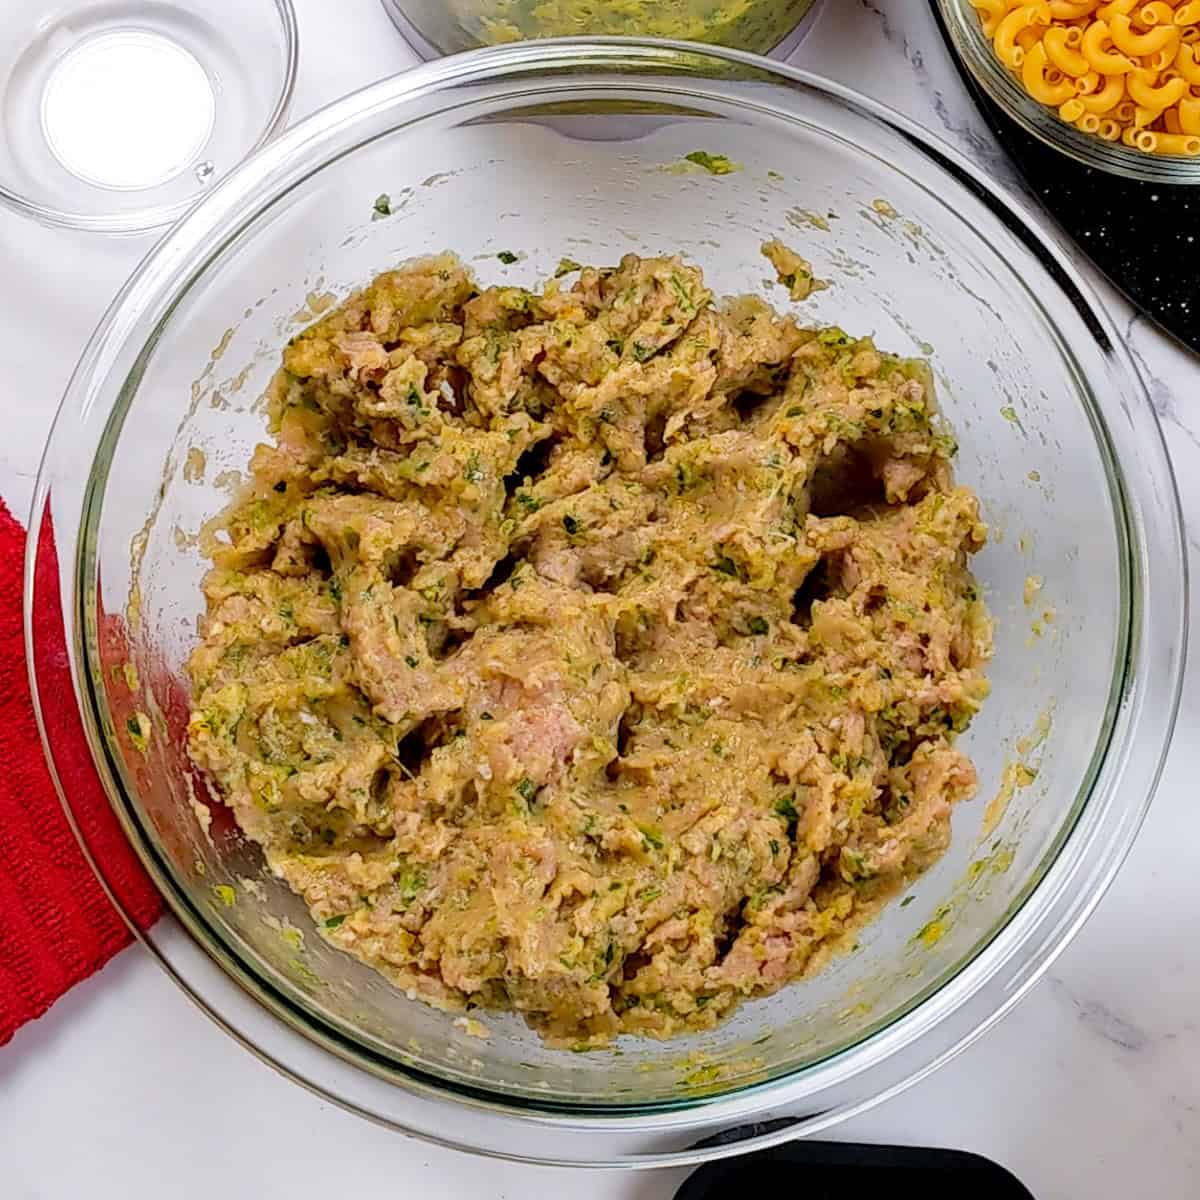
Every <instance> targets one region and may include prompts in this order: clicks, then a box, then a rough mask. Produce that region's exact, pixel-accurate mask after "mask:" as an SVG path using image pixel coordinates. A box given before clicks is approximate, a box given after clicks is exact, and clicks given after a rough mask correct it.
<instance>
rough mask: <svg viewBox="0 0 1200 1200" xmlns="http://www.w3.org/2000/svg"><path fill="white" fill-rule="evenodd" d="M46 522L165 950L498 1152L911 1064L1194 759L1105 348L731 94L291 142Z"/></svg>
mask: <svg viewBox="0 0 1200 1200" xmlns="http://www.w3.org/2000/svg"><path fill="white" fill-rule="evenodd" d="M283 264H286V267H285V266H284V265H283ZM372 280H374V282H372ZM364 288H365V289H366V290H363V289H364ZM281 367H282V368H283V369H282V371H281V370H280V368H281ZM256 446H257V447H258V448H257V449H256V448H255V447H256ZM38 506H39V513H38V515H39V521H40V517H41V515H42V514H44V515H45V516H48V517H49V518H50V523H52V525H53V528H54V530H55V531H56V536H57V538H58V553H59V555H60V560H61V561H62V562H63V564H64V567H65V570H66V574H65V575H64V576H63V580H62V583H63V590H62V594H63V596H65V597H66V602H65V605H64V612H65V618H66V620H67V624H68V629H69V630H70V631H71V632H72V634H73V635H74V643H73V646H74V648H73V660H72V661H73V667H74V670H75V674H76V679H77V683H78V690H79V693H80V695H81V697H82V700H83V703H82V706H81V707H82V714H83V720H84V725H85V728H86V729H87V731H88V733H89V736H90V737H91V739H92V743H93V750H94V752H95V755H96V759H97V763H98V766H99V770H100V774H101V777H102V781H103V782H104V784H105V786H106V787H107V789H108V791H109V794H110V796H111V798H112V801H113V805H114V809H115V811H116V813H117V815H118V817H119V819H120V821H121V822H122V824H123V825H124V828H125V832H126V835H127V836H128V838H129V840H130V841H131V842H132V844H133V845H134V847H135V849H136V850H137V851H138V853H139V855H140V856H141V857H142V860H143V862H144V863H145V865H146V866H147V867H148V868H149V870H150V871H151V874H152V875H153V877H154V878H155V881H156V883H157V884H158V886H159V888H160V889H161V890H162V892H163V894H164V895H165V896H166V898H167V900H168V901H169V903H170V905H171V908H172V910H173V913H174V918H175V919H174V920H172V921H170V922H168V923H166V924H164V925H161V926H158V927H155V928H153V929H152V930H151V931H150V932H149V933H148V934H146V935H145V936H146V937H147V940H148V943H149V944H150V945H151V946H152V948H153V949H154V950H155V951H156V952H157V954H158V955H159V957H160V959H161V960H162V961H163V962H164V964H165V965H166V966H167V967H168V969H170V970H171V971H172V972H173V973H174V974H175V975H176V976H177V977H179V978H180V979H181V981H182V982H183V983H184V985H185V986H186V987H187V988H188V989H189V991H191V992H192V994H193V995H195V996H196V997H197V998H198V999H199V1000H200V1002H201V1003H202V1004H204V1005H205V1007H206V1008H208V1009H209V1011H210V1012H212V1013H213V1014H214V1015H215V1016H216V1017H217V1018H218V1019H220V1020H221V1021H222V1022H223V1023H224V1024H225V1025H226V1026H227V1027H230V1028H232V1029H233V1030H234V1032H235V1033H237V1034H238V1036H240V1037H241V1038H242V1039H243V1040H244V1041H246V1042H248V1043H249V1044H251V1045H252V1046H253V1047H254V1048H256V1049H257V1050H258V1052H259V1053H261V1054H263V1055H264V1056H265V1057H267V1058H268V1059H270V1060H271V1061H273V1062H274V1063H276V1065H278V1066H280V1067H281V1068H282V1069H284V1070H285V1071H287V1072H288V1073H290V1074H292V1075H293V1076H295V1077H297V1078H299V1079H301V1080H302V1081H304V1082H305V1083H307V1084H308V1085H310V1086H313V1087H316V1088H317V1089H319V1090H321V1091H322V1092H324V1093H325V1094H326V1095H329V1096H331V1097H332V1098H334V1099H336V1100H338V1101H339V1102H341V1103H344V1104H346V1105H347V1106H349V1107H352V1108H355V1109H357V1110H359V1111H362V1112H365V1113H367V1114H369V1115H371V1116H373V1117H374V1118H376V1119H379V1120H383V1121H386V1122H388V1123H390V1124H393V1125H395V1126H397V1127H399V1128H404V1129H407V1130H411V1131H414V1132H418V1133H421V1134H422V1135H424V1136H428V1137H432V1138H435V1139H439V1140H446V1141H451V1142H453V1143H455V1144H460V1145H466V1146H469V1147H470V1148H474V1149H479V1150H483V1151H485V1152H488V1153H494V1154H502V1155H510V1156H516V1157H524V1158H531V1159H541V1160H546V1159H552V1160H556V1161H582V1162H591V1163H597V1162H603V1163H622V1162H625V1163H635V1164H637V1163H646V1162H652V1161H681V1160H682V1159H683V1158H686V1157H688V1155H689V1154H692V1155H695V1154H704V1153H722V1152H726V1151H725V1150H722V1149H720V1148H718V1149H716V1150H712V1149H710V1150H708V1151H690V1152H689V1151H687V1150H685V1148H684V1147H686V1145H687V1144H688V1143H689V1142H691V1141H694V1140H695V1137H696V1136H697V1133H698V1132H699V1131H700V1130H702V1129H704V1128H707V1127H709V1126H711V1125H714V1124H716V1123H728V1122H731V1121H733V1120H736V1119H738V1118H744V1117H746V1116H749V1115H750V1114H756V1115H761V1114H763V1113H766V1112H771V1113H773V1114H776V1115H789V1116H791V1117H793V1118H794V1119H795V1120H796V1121H797V1122H798V1125H797V1126H795V1127H793V1128H792V1129H791V1130H790V1131H781V1130H775V1131H774V1132H770V1131H768V1132H767V1133H766V1134H763V1133H762V1131H760V1136H776V1137H781V1136H786V1133H787V1132H792V1133H794V1132H796V1130H797V1129H806V1130H810V1129H813V1128H819V1127H821V1126H822V1125H824V1124H828V1123H829V1122H831V1121H832V1120H835V1119H837V1118H838V1117H839V1116H842V1115H845V1114H846V1113H847V1112H850V1111H853V1110H854V1109H855V1108H857V1107H859V1106H861V1105H862V1104H863V1103H866V1102H868V1101H869V1100H871V1099H872V1098H875V1097H878V1096H879V1095H882V1094H885V1093H887V1092H889V1091H891V1090H894V1089H895V1088H896V1087H899V1086H901V1085H902V1084H903V1083H905V1082H907V1081H911V1079H913V1078H915V1077H918V1076H919V1075H920V1074H921V1073H922V1072H923V1071H925V1070H927V1069H928V1068H929V1066H930V1065H931V1064H933V1063H935V1062H937V1061H940V1060H941V1059H942V1058H944V1057H945V1056H946V1055H948V1054H949V1053H951V1052H952V1051H953V1050H954V1049H956V1048H957V1047H959V1046H961V1045H962V1044H964V1042H965V1041H967V1040H969V1038H970V1037H972V1036H973V1035H975V1034H976V1033H978V1031H979V1030H980V1029H982V1028H984V1027H985V1026H986V1025H987V1024H988V1023H989V1022H990V1021H991V1020H993V1019H994V1018H995V1017H996V1016H997V1015H998V1014H999V1013H1000V1012H1002V1011H1003V1010H1004V1009H1005V1008H1006V1007H1007V1005H1008V1004H1010V1003H1011V1002H1012V1001H1013V1000H1014V999H1015V998H1016V997H1017V996H1018V995H1019V994H1020V993H1021V992H1022V991H1023V990H1024V989H1025V988H1027V987H1028V986H1029V985H1030V984H1031V983H1032V981H1033V980H1034V979H1036V978H1037V976H1038V974H1039V973H1040V972H1041V970H1043V969H1044V967H1045V966H1046V964H1047V963H1048V962H1049V961H1050V959H1051V958H1052V956H1053V954H1054V953H1055V952H1056V951H1057V950H1058V949H1059V948H1060V947H1061V945H1062V944H1063V943H1064V941H1065V938H1066V937H1067V935H1068V934H1069V933H1070V932H1071V931H1072V930H1073V929H1074V928H1075V927H1076V926H1077V924H1078V923H1079V921H1080V920H1082V918H1083V916H1084V915H1086V913H1087V912H1088V911H1089V910H1090V908H1091V906H1092V905H1093V904H1094V903H1095V901H1096V899H1097V898H1098V897H1099V895H1100V893H1101V891H1102V889H1103V887H1104V885H1105V883H1106V882H1107V881H1108V879H1110V878H1111V875H1112V873H1113V872H1114V871H1115V869H1116V866H1117V865H1118V863H1119V861H1120V859H1121V857H1122V855H1123V853H1124V851H1125V850H1126V849H1127V847H1128V845H1129V843H1130V840H1131V838H1132V836H1133V833H1134V831H1135V830H1136V827H1137V825H1138V822H1139V820H1140V818H1141V815H1142V813H1143V812H1144V809H1145V805H1146V803H1147V802H1148V799H1149V796H1150V793H1151V791H1152V789H1153V785H1154V782H1155V780H1156V778H1157V773H1158V769H1159V766H1160V763H1161V757H1162V754H1163V751H1164V748H1165V743H1166V739H1167V737H1168V736H1169V731H1170V726H1171V722H1172V719H1173V713H1174V707H1175V702H1176V693H1177V688H1178V681H1179V671H1180V664H1181V661H1182V653H1183V613H1184V611H1185V608H1184V603H1183V601H1184V591H1185V581H1184V572H1183V565H1182V557H1181V552H1180V527H1179V521H1178V512H1177V506H1176V500H1175V494H1174V490H1173V487H1172V484H1171V475H1170V470H1169V466H1168V464H1167V461H1166V458H1165V455H1164V452H1163V448H1162V444H1161V439H1160V437H1159V434H1158V430H1157V426H1156V424H1155V420H1154V416H1153V412H1152V410H1151V408H1150V406H1149V404H1148V402H1147V400H1146V396H1145V393H1144V391H1143V389H1142V387H1141V384H1140V382H1139V380H1138V378H1137V375H1136V372H1135V371H1134V369H1133V368H1132V366H1131V364H1130V363H1129V361H1128V358H1127V356H1126V354H1125V352H1124V351H1123V349H1122V348H1121V345H1120V342H1119V341H1118V339H1117V338H1116V335H1115V333H1114V332H1113V330H1112V328H1111V326H1110V324H1109V323H1108V321H1107V318H1106V317H1105V316H1104V315H1103V313H1102V312H1101V311H1100V310H1099V309H1098V308H1097V307H1096V306H1095V304H1094V302H1093V301H1092V299H1091V298H1090V296H1089V294H1088V293H1087V292H1086V290H1085V289H1084V288H1083V287H1082V285H1081V284H1080V283H1079V282H1078V281H1077V279H1076V278H1075V276H1074V274H1073V272H1072V270H1071V268H1070V267H1069V265H1068V264H1067V263H1066V261H1065V260H1064V259H1063V258H1062V257H1061V256H1060V255H1059V254H1058V252H1057V251H1056V250H1055V249H1054V248H1053V247H1052V246H1050V245H1049V244H1047V243H1046V242H1045V241H1043V240H1042V239H1041V238H1040V237H1039V236H1038V235H1036V234H1035V233H1033V232H1032V231H1031V229H1030V228H1029V226H1028V224H1027V222H1026V218H1025V217H1024V216H1023V215H1022V214H1020V213H1018V212H1016V211H1014V209H1013V208H1012V207H1011V206H1010V205H1009V204H1008V203H1007V202H1006V201H1004V200H1003V199H1001V198H999V197H997V196H996V195H994V194H993V193H992V192H991V191H990V189H989V188H988V186H987V185H986V183H984V182H983V181H981V180H980V179H979V178H978V177H977V176H975V175H974V174H973V172H972V170H971V169H970V168H969V167H968V166H967V165H966V164H964V163H962V162H959V161H957V160H956V159H955V158H954V156H953V155H952V154H950V153H949V152H948V151H945V150H937V151H931V150H928V149H926V146H925V138H924V137H923V135H920V134H919V133H917V132H916V131H915V130H914V129H913V128H911V127H909V126H907V125H906V124H905V123H904V122H903V121H902V120H901V119H900V118H898V117H896V116H894V115H892V114H888V113H886V112H885V111H883V110H880V109H878V108H876V107H874V106H872V105H871V104H870V103H868V102H866V101H864V100H862V99H860V98H858V97H855V96H853V95H851V94H848V93H845V92H842V91H840V90H838V89H836V88H834V87H832V86H830V85H828V84H825V83H822V82H821V81H818V80H816V79H813V78H811V77H808V76H805V75H803V74H801V73H798V72H795V71H791V70H788V69H786V68H782V69H780V68H774V67H769V66H768V65H767V64H765V62H763V60H757V59H753V58H750V57H747V56H739V55H737V54H735V53H731V52H725V51H712V52H708V51H699V50H697V49H696V48H694V47H684V46H677V45H670V44H666V43H646V44H637V43H607V44H606V43H549V42H547V43H542V44H540V45H539V46H537V47H532V46H529V47H527V46H513V47H506V48H503V49H500V50H495V51H486V52H483V53H481V54H478V55H474V56H470V57H467V58H465V59H462V60H456V61H454V62H447V63H442V64H436V65H433V66H429V67H425V68H422V69H421V70H418V71H416V72H413V73H411V74H409V75H406V76H403V77H400V78H397V79H395V80H391V81H387V82H385V83H383V84H380V85H377V86H376V87H374V88H372V89H368V90H367V91H365V92H363V93H360V94H358V95H356V96H353V97H350V98H348V99H347V100H345V101H341V102H339V103H338V104H336V105H334V106H332V107H331V108H329V109H327V110H325V111H323V112H322V113H319V114H317V115H316V116H314V117H312V118H310V119H309V120H308V121H306V122H304V123H302V124H301V125H300V126H298V127H297V128H296V129H295V130H293V131H291V132H289V133H288V134H287V135H285V137H284V138H282V139H281V140H280V141H279V142H278V143H277V144H275V145H274V146H272V147H270V148H268V149H267V150H266V151H264V152H263V153H261V154H260V155H258V156H257V157H256V158H255V159H254V160H252V161H251V162H250V163H248V164H247V165H246V166H245V167H243V168H241V169H240V170H239V171H238V172H236V173H235V174H234V176H233V177H232V178H231V180H230V181H229V182H227V183H226V184H224V185H222V187H221V188H220V189H218V191H217V192H216V193H214V195H213V196H212V197H211V198H210V199H209V200H208V201H206V202H205V204H204V205H202V206H201V207H200V208H199V209H197V210H196V212H195V213H193V214H192V215H191V216H189V218H188V219H187V220H186V221H184V222H183V223H182V224H181V225H180V226H179V227H178V228H177V229H176V230H174V231H173V232H172V233H171V235H170V236H169V237H168V238H167V239H166V240H165V241H164V242H163V243H162V245H161V246H160V248H159V249H158V250H157V251H156V253H155V254H154V255H153V256H152V257H151V259H149V260H148V262H147V264H146V265H145V266H144V267H143V269H142V270H141V271H140V273H139V274H138V276H137V277H136V278H135V279H134V280H133V281H132V282H131V283H130V285H129V287H128V288H127V290H126V292H125V294H124V295H123V296H122V297H121V298H120V299H118V301H117V302H116V304H115V306H114V308H113V310H112V312H111V313H110V314H109V316H108V318H107V319H106V322H105V324H104V325H103V326H102V328H101V330H100V331H99V332H98V334H97V335H96V339H95V340H94V342H93V344H92V346H91V347H90V348H89V350H88V352H87V354H86V355H85V358H84V360H83V362H82V364H81V366H80V369H79V372H78V373H77V375H76V379H75V381H74V383H73V385H72V389H71V392H70V394H69V395H68V397H67V400H66V402H65V405H64V408H63V411H62V414H61V415H60V418H59V421H58V424H57V426H56V430H55V434H54V438H53V441H52V444H51V448H50V451H49V454H48V458H47V466H46V470H45V472H44V473H43V478H42V481H41V484H40V488H39V496H38ZM37 527H38V528H41V529H42V530H43V536H42V537H41V538H40V540H39V542H38V544H37V546H36V547H35V550H34V554H35V557H36V556H37V555H38V554H39V553H40V554H43V555H45V554H48V553H49V540H48V537H47V536H46V535H45V531H46V530H48V529H49V528H50V524H46V523H40V524H39V525H38V526H37ZM76 531H78V534H77V538H76ZM33 578H35V579H37V580H39V581H44V578H46V575H45V573H44V572H43V573H40V574H39V573H35V574H34V576H33ZM202 584H203V590H202ZM31 602H32V604H33V605H34V606H35V607H37V606H38V605H39V604H49V603H55V602H57V601H56V599H55V598H54V597H52V596H50V595H49V594H42V595H38V594H37V593H36V592H35V593H34V595H33V596H32V601H31ZM205 610H207V611H205ZM198 618H200V624H199V626H198V625H197V620H198ZM31 651H32V655H33V659H34V661H35V663H36V662H38V651H39V648H38V646H37V645H36V644H35V645H33V646H32V647H31ZM39 699H40V702H41V704H42V705H43V707H44V710H45V712H44V715H45V716H46V717H47V726H48V728H50V729H51V730H54V729H57V728H58V727H59V722H58V721H57V720H56V719H55V709H56V706H57V707H61V705H63V704H64V703H66V704H73V703H74V698H73V697H72V696H70V695H68V694H65V693H62V692H61V690H54V691H53V694H52V692H51V690H50V689H47V688H46V687H44V686H42V687H41V688H40V695H39ZM50 751H51V754H52V757H55V758H56V761H58V762H59V765H60V766H63V767H64V768H65V767H66V766H67V765H68V764H67V763H66V762H65V761H64V760H63V757H62V756H63V753H64V747H63V744H62V742H61V741H60V740H59V739H58V738H57V737H55V736H51V738H50ZM67 802H68V805H70V804H71V796H70V795H68V797H67ZM81 832H82V836H83V839H84V842H85V845H88V847H89V848H90V849H91V850H92V851H93V852H94V854H95V856H96V857H97V859H98V861H97V867H98V869H99V871H100V873H101V876H102V877H103V878H105V879H106V880H107V881H108V882H109V884H110V886H113V887H114V888H115V889H117V891H118V892H119V890H120V881H119V878H118V876H117V872H116V871H115V869H114V868H113V867H112V865H111V864H106V862H105V861H104V857H103V855H102V854H101V853H100V847H99V844H98V843H96V842H95V838H94V835H89V832H88V829H87V828H86V827H85V828H83V829H82V830H81ZM117 899H118V901H119V902H120V901H121V899H122V897H121V895H120V894H118V896H117ZM180 926H182V927H183V930H186V935H185V934H184V933H183V932H182V930H181V928H180ZM231 978H232V979H234V980H236V981H237V982H238V983H240V984H241V985H242V987H241V988H240V989H239V988H231V987H230V986H229V980H230V979H231ZM451 1107H452V1108H453V1110H454V1112H455V1113H456V1114H457V1115H456V1116H454V1117H450V1116H448V1112H447V1110H448V1108H451ZM546 1127H551V1128H553V1129H554V1131H555V1136H554V1138H553V1139H550V1140H547V1139H546V1137H545V1131H546Z"/></svg>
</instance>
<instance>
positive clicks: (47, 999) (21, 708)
mask: <svg viewBox="0 0 1200 1200" xmlns="http://www.w3.org/2000/svg"><path fill="white" fill-rule="evenodd" d="M47 532H49V531H48V530H47ZM46 541H47V546H48V548H49V549H48V552H47V553H46V554H45V555H43V557H42V561H40V562H39V563H38V569H37V579H38V589H37V594H38V597H39V604H38V609H37V614H36V616H35V618H34V619H35V621H37V622H38V623H39V624H38V626H37V628H36V631H35V632H36V633H37V636H38V654H37V658H38V671H39V679H40V680H42V681H43V682H44V683H45V685H46V687H47V689H53V690H54V691H56V692H57V694H59V695H63V696H69V695H71V694H72V690H71V676H70V666H69V663H68V660H67V649H66V635H65V632H64V629H63V621H62V607H61V604H60V603H59V588H58V561H57V557H56V555H55V554H54V550H53V543H52V541H51V539H50V538H47V539H46ZM24 561H25V531H24V530H23V529H22V528H21V526H20V525H19V524H18V523H17V522H16V521H15V520H13V517H12V515H11V514H10V513H9V511H8V509H7V507H5V505H4V502H3V501H2V500H0V746H2V747H3V760H2V762H3V769H2V770H0V1045H3V1044H4V1043H5V1042H7V1041H8V1040H9V1039H10V1038H11V1037H12V1035H13V1034H14V1033H15V1032H16V1030H17V1029H18V1028H19V1027H20V1026H21V1025H23V1024H24V1023H25V1022H26V1021H31V1020H33V1019H34V1018H35V1017H40V1016H41V1015H42V1013H44V1012H45V1011H46V1010H47V1009H48V1008H49V1007H50V1005H52V1004H53V1003H54V1001H55V1000H57V999H58V997H59V996H61V995H62V994H63V993H64V992H65V991H66V990H67V989H68V988H70V987H72V986H73V985H74V984H76V983H78V982H79V981H80V980H81V979H86V978H87V977H88V976H89V975H91V974H92V973H93V972H95V971H97V970H99V969H100V967H102V966H103V965H104V964H105V963H106V962H107V961H108V960H109V959H110V958H112V956H113V955H114V954H116V953H117V951H118V950H120V949H121V948H122V947H124V946H125V945H127V944H128V943H129V941H130V939H131V937H132V935H131V934H130V932H129V929H128V927H127V926H126V924H125V922H124V921H123V920H122V919H121V917H120V916H119V915H118V913H117V911H116V909H115V908H114V907H113V905H112V903H111V901H110V900H109V899H108V897H107V896H106V895H105V893H104V891H103V889H102V888H101V887H100V884H99V883H98V882H97V880H96V878H95V876H94V875H93V874H92V870H91V867H90V866H89V865H88V863H87V861H86V859H85V858H84V857H83V854H82V852H81V851H80V849H79V846H78V844H77V843H76V841H75V835H74V834H73V833H72V831H71V828H70V826H69V825H68V823H67V819H66V816H65V815H64V813H63V810H62V806H61V805H60V804H59V800H58V794H57V792H56V791H55V788H54V784H53V782H52V780H51V778H50V773H49V771H48V769H47V767H46V761H45V758H44V756H43V753H42V743H41V738H40V737H39V735H38V729H37V724H36V722H35V720H34V716H33V703H32V700H31V698H30V692H29V680H28V675H27V673H26V667H25V647H24V636H23V618H22V604H21V598H22V574H23V568H24ZM47 719H48V720H53V721H54V722H56V728H55V729H54V730H53V733H54V735H55V740H56V745H62V746H64V747H65V750H64V752H63V754H62V756H61V761H60V763H59V769H60V779H61V782H62V785H63V787H64V789H66V790H67V792H68V794H69V795H70V796H71V798H72V803H73V808H74V811H75V812H76V816H77V819H78V820H79V821H80V822H81V823H82V824H84V825H86V827H87V835H88V840H89V843H90V844H91V845H92V846H93V847H95V853H96V855H97V858H100V859H102V860H103V863H104V869H105V871H106V873H107V874H108V876H109V878H110V879H111V880H113V882H114V887H115V890H116V891H117V892H118V894H119V895H120V896H122V898H123V899H124V901H125V903H126V904H127V905H128V907H129V910H130V913H131V915H132V916H133V918H134V920H135V921H136V922H137V923H138V925H139V926H140V927H141V928H145V927H146V926H148V925H150V924H151V923H152V922H153V921H154V919H155V918H156V917H157V916H158V914H159V912H160V911H161V901H160V899H159V897H158V893H157V892H156V891H155V889H154V885H153V884H152V883H151V882H150V879H149V878H148V877H147V876H146V875H145V873H144V872H143V871H142V868H141V866H140V864H139V863H138V860H137V858H136V856H135V855H134V853H133V851H132V850H131V849H130V847H129V845H128V843H127V842H126V840H125V836H124V834H123V833H122V832H121V828H120V826H119V825H118V824H117V821H116V818H115V817H114V816H113V813H112V810H111V809H110V808H109V804H108V798H107V797H106V795H105V793H104V790H103V788H102V787H101V785H100V781H99V779H98V778H97V776H96V773H95V769H94V767H93V766H92V759H91V752H90V751H89V750H88V746H87V742H86V741H85V739H84V734H83V728H82V726H81V724H80V721H79V716H78V714H77V713H76V711H75V707H74V705H73V704H65V705H63V706H61V708H56V710H55V712H54V713H53V714H49V713H48V714H47Z"/></svg>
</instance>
